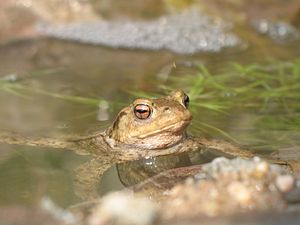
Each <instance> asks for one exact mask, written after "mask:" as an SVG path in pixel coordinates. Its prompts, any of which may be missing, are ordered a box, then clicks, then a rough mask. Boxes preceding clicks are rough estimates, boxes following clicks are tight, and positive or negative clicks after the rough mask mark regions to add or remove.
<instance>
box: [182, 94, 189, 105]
mask: <svg viewBox="0 0 300 225" xmlns="http://www.w3.org/2000/svg"><path fill="white" fill-rule="evenodd" d="M182 103H183V105H184V106H185V108H188V107H189V103H190V98H189V96H188V95H186V94H184V96H183V99H182Z"/></svg>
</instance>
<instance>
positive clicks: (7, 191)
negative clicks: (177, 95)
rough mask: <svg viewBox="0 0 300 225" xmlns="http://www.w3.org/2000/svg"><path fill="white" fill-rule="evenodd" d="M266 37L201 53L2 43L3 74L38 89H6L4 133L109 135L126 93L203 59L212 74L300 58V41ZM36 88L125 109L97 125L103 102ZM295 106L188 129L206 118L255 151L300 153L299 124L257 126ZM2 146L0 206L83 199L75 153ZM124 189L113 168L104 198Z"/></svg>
mask: <svg viewBox="0 0 300 225" xmlns="http://www.w3.org/2000/svg"><path fill="white" fill-rule="evenodd" d="M260 38H261V40H260V41H261V43H264V44H263V47H255V46H254V47H250V48H246V49H243V48H237V49H227V50H223V51H222V52H220V53H198V54H195V55H177V54H174V53H171V52H168V51H144V50H125V49H111V48H106V47H101V46H89V45H83V44H77V43H72V42H67V41H59V40H53V39H47V38H44V39H43V38H41V39H36V40H24V41H20V42H18V43H11V44H8V45H3V46H1V47H0V61H1V64H0V75H1V76H2V77H3V76H6V75H14V77H16V80H17V81H16V82H17V83H18V84H22V85H24V86H26V87H30V89H31V90H32V91H23V92H22V96H18V95H15V94H14V93H12V92H8V91H3V90H2V91H0V104H1V105H2V107H0V124H1V130H10V131H16V132H19V133H22V134H25V135H34V136H61V135H64V134H73V133H74V134H86V133H90V132H92V131H95V130H99V129H100V130H103V129H105V127H107V126H108V124H110V123H111V122H112V121H113V119H114V117H115V115H116V114H117V112H118V111H119V110H120V108H121V107H122V105H124V104H127V103H130V102H131V101H132V100H133V99H134V97H133V96H132V95H131V94H129V93H128V91H133V90H134V91H139V90H142V91H145V92H157V91H158V90H159V86H160V85H161V84H162V83H163V80H162V77H161V76H160V75H161V74H162V73H163V72H165V71H169V70H170V69H171V70H172V72H171V73H170V74H171V76H185V75H186V74H193V73H196V69H195V68H194V67H193V66H191V62H192V64H193V63H199V62H201V63H204V64H205V65H206V66H207V68H209V69H210V70H211V71H212V73H214V72H218V71H223V70H224V68H226V67H227V65H228V63H230V62H238V63H241V64H247V63H252V62H265V61H266V59H268V58H273V59H280V60H290V59H293V58H295V57H297V56H299V55H300V54H299V53H300V44H299V42H293V43H290V44H285V45H281V44H276V45H274V43H273V42H272V40H269V39H267V38H266V37H264V36H260ZM250 44H251V43H250ZM174 65H176V66H174ZM45 71H46V72H45ZM236 82H237V83H238V81H233V83H236ZM177 86H180V84H177ZM36 90H42V91H46V92H48V93H56V94H57V93H58V94H61V95H73V96H84V97H99V98H102V99H105V100H108V101H112V102H115V103H120V104H114V106H113V107H110V108H109V109H108V115H109V119H108V120H107V121H99V120H98V119H99V115H98V109H99V107H98V106H97V105H89V104H80V103H76V102H72V101H67V100H63V99H59V98H58V97H51V96H47V95H45V94H42V93H37V92H36ZM287 101H288V100H287ZM254 103H255V100H254ZM293 105H294V107H293V110H292V112H291V113H290V114H288V113H287V111H285V110H280V108H278V107H277V106H274V107H273V108H272V107H270V108H269V109H268V110H262V108H263V106H262V107H261V108H260V109H252V110H249V109H247V110H245V109H244V108H243V105H242V104H241V105H236V107H232V108H230V109H228V111H227V112H228V114H216V113H209V112H207V111H206V112H201V111H197V112H195V113H194V122H193V124H192V127H191V129H190V131H191V132H192V133H193V134H194V135H203V134H204V133H205V132H203V130H202V131H201V130H199V129H197V126H198V123H197V121H198V122H199V121H200V122H201V121H202V122H203V121H205V122H206V123H207V124H211V125H213V126H215V127H218V128H220V129H222V130H223V131H225V132H227V133H228V134H230V136H231V137H234V138H235V139H237V140H238V141H239V142H240V143H242V144H246V145H249V146H250V147H251V146H252V148H253V149H255V150H260V151H266V152H268V150H269V149H272V148H278V147H280V149H286V148H299V147H297V146H300V142H299V140H300V134H299V133H300V132H299V127H298V129H295V128H293V129H289V128H286V127H280V126H277V128H276V126H275V125H274V124H273V126H272V128H271V127H269V129H268V128H266V127H265V126H263V128H262V127H261V126H260V125H261V124H260V123H259V121H265V120H267V119H268V118H266V119H265V120H263V117H267V116H270V115H271V116H273V117H280V118H283V121H285V120H284V119H286V120H289V119H290V118H291V116H293V118H296V117H297V115H299V112H300V103H299V101H298V102H293ZM281 121H282V120H281ZM279 122H280V120H278V123H279ZM208 133H209V132H208ZM208 133H205V135H209V134H208ZM210 135H212V136H213V137H221V138H224V136H222V135H221V134H220V133H219V132H210ZM262 139H264V141H263V142H262V141H261V140H262ZM0 149H1V150H0V183H1V187H0V205H13V204H25V205H35V204H37V203H38V202H39V201H40V199H41V198H42V197H43V196H49V197H50V198H51V199H52V200H53V201H54V202H55V203H57V204H59V205H61V206H64V207H65V206H69V205H71V204H74V203H76V202H78V201H80V200H79V199H78V197H76V195H75V194H74V187H73V184H72V173H73V170H74V169H75V168H76V167H77V166H79V165H80V164H81V163H83V162H85V161H86V160H88V157H82V156H77V155H75V154H74V153H72V152H70V151H59V150H52V149H39V148H33V147H23V146H9V145H4V144H1V145H0ZM122 187H123V186H122V185H121V183H120V181H119V180H118V176H117V173H116V170H115V168H114V167H113V168H112V169H111V170H109V171H108V172H107V173H106V174H105V176H104V178H103V182H102V183H101V185H100V186H99V193H105V192H107V191H109V190H116V189H120V188H122Z"/></svg>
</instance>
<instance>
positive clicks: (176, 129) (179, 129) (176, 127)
mask: <svg viewBox="0 0 300 225" xmlns="http://www.w3.org/2000/svg"><path fill="white" fill-rule="evenodd" d="M190 122H191V120H181V121H179V122H176V123H173V124H170V125H168V126H165V127H163V128H162V129H159V130H155V131H152V132H148V133H145V134H143V135H138V136H135V138H138V139H145V138H149V137H153V136H158V135H162V134H164V133H165V134H167V135H168V136H182V135H183V134H184V133H185V132H184V131H185V129H186V128H187V126H188V125H189V124H190Z"/></svg>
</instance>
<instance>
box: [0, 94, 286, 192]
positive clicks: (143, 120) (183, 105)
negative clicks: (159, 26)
mask: <svg viewBox="0 0 300 225" xmlns="http://www.w3.org/2000/svg"><path fill="white" fill-rule="evenodd" d="M188 105H189V97H188V96H187V95H186V94H185V93H184V92H183V91H181V90H177V91H174V92H172V93H171V94H170V95H169V96H166V97H161V98H155V99H150V98H138V99H136V100H135V101H134V102H133V103H132V104H130V105H129V106H127V107H125V108H124V109H122V110H121V111H120V112H119V114H118V115H117V117H116V119H115V121H114V122H113V124H112V125H111V126H110V127H109V128H107V129H106V130H105V131H104V132H98V133H95V134H92V135H89V136H85V137H78V138H77V137H76V138H65V139H51V138H32V137H30V138H29V137H23V136H20V135H15V134H13V135H12V134H8V133H0V142H2V143H8V144H21V145H29V146H39V147H52V148H58V149H70V150H74V151H75V152H76V153H78V154H90V155H92V156H93V158H92V159H91V160H90V161H89V162H87V163H85V164H83V165H82V166H80V167H79V168H78V169H77V170H76V171H75V176H76V185H77V190H78V194H79V195H80V196H82V197H83V198H90V197H92V196H95V194H96V192H95V190H96V189H95V187H96V183H95V181H98V180H99V178H100V177H101V175H102V174H103V173H104V171H106V170H107V169H108V168H109V167H111V166H112V165H113V164H116V163H122V162H128V161H134V160H139V159H149V158H152V157H157V156H164V155H170V154H179V153H183V152H191V151H195V150H207V149H213V150H215V151H219V152H221V153H222V155H225V156H226V155H229V156H239V157H244V158H250V157H252V156H253V153H252V152H251V151H248V150H244V149H241V148H239V147H238V146H235V145H233V144H230V143H228V142H224V141H218V140H207V139H204V138H197V137H191V136H188V135H187V134H186V128H187V127H188V125H189V124H190V122H191V120H192V114H191V112H190V111H189V110H188ZM277 162H279V163H281V161H277ZM86 195H87V196H86Z"/></svg>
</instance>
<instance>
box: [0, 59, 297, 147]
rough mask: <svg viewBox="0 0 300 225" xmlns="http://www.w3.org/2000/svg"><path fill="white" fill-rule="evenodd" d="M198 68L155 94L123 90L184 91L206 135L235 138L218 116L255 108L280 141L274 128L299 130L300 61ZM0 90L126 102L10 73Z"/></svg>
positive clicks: (264, 125) (259, 120) (259, 125)
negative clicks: (32, 82)
mask: <svg viewBox="0 0 300 225" xmlns="http://www.w3.org/2000/svg"><path fill="white" fill-rule="evenodd" d="M196 67H197V71H198V72H197V73H196V74H190V75H188V74H187V75H180V76H179V75H174V76H171V75H169V76H168V79H167V80H166V81H165V82H164V83H162V84H159V85H158V84H157V83H156V84H155V86H157V87H158V89H157V90H156V91H155V93H149V92H143V91H136V90H124V91H125V92H126V93H128V94H129V95H131V96H133V97H153V96H160V95H166V94H168V93H169V92H170V91H171V90H174V89H183V90H185V91H186V92H187V93H188V95H189V96H190V99H191V102H190V110H191V111H192V112H193V114H194V117H195V119H194V121H193V126H192V130H196V131H199V132H201V133H203V134H207V135H214V136H215V135H217V136H218V135H221V136H223V137H224V136H225V137H226V138H229V139H231V140H233V141H237V140H235V139H234V138H233V137H232V136H230V134H229V133H228V132H227V131H226V132H225V130H224V129H223V128H222V127H221V126H219V125H218V123H214V122H215V120H216V121H217V120H218V118H222V119H223V120H226V118H230V117H232V116H234V114H235V112H238V111H242V112H254V114H255V115H256V116H257V118H256V120H257V121H255V126H256V128H257V129H261V130H266V131H267V132H268V134H267V135H269V136H268V138H274V139H277V140H278V139H280V138H278V136H272V135H271V132H270V130H271V131H272V130H274V131H276V132H278V130H289V131H291V130H293V131H295V130H298V131H299V130H300V119H299V118H300V116H299V115H300V59H295V60H294V61H288V62H286V61H285V62H278V61H270V62H268V63H266V64H250V65H240V64H236V63H232V64H230V65H228V67H227V68H225V70H223V72H221V73H218V74H211V72H210V71H209V70H208V69H207V68H206V67H205V66H204V65H202V64H198V65H196ZM49 72H50V73H51V71H46V72H45V71H44V72H43V73H44V74H48V73H49ZM52 72H53V71H52ZM0 90H1V91H5V92H8V93H11V94H14V95H17V96H20V97H22V98H30V96H31V95H45V96H49V97H53V98H57V99H61V100H64V101H71V102H74V103H79V104H85V105H94V106H96V107H98V106H99V104H100V103H101V102H103V101H105V102H106V103H108V104H109V105H110V107H112V108H113V109H115V108H116V105H118V107H119V106H120V105H126V104H127V103H120V102H108V101H107V100H105V99H102V98H89V97H82V96H71V95H64V94H59V93H51V92H48V91H44V90H38V89H34V88H31V87H29V86H26V85H23V84H22V82H18V80H14V79H13V77H12V76H7V77H5V78H4V79H2V80H0ZM200 115H201V116H200ZM224 118H225V119H224ZM261 130H260V132H261ZM258 133H259V132H258ZM260 135H261V139H260V140H256V139H255V138H253V137H252V138H253V139H255V140H253V142H255V143H260V144H261V145H265V144H266V142H267V141H266V140H267V139H268V138H266V137H265V136H264V134H260ZM280 135H281V134H280ZM234 136H237V135H236V134H235V135H234ZM269 141H270V140H269ZM249 142H250V139H249Z"/></svg>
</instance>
